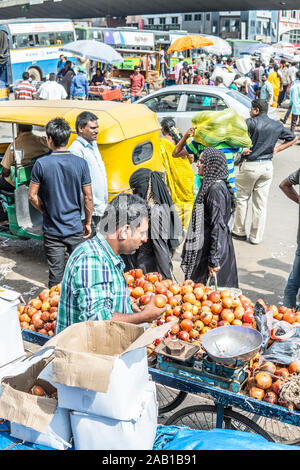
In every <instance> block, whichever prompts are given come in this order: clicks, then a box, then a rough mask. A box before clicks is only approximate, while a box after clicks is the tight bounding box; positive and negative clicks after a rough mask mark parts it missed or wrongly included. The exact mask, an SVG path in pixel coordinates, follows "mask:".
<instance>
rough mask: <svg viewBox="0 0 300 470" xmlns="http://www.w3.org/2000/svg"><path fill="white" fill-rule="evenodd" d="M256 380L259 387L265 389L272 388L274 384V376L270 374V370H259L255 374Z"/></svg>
mask: <svg viewBox="0 0 300 470" xmlns="http://www.w3.org/2000/svg"><path fill="white" fill-rule="evenodd" d="M255 381H256V384H257V387H258V388H262V389H263V390H266V389H267V388H270V387H271V385H272V376H271V374H269V372H264V371H262V372H258V373H257V374H256V375H255Z"/></svg>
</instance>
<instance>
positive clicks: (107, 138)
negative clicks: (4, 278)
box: [0, 100, 164, 239]
mask: <svg viewBox="0 0 300 470" xmlns="http://www.w3.org/2000/svg"><path fill="white" fill-rule="evenodd" d="M82 111H90V112H92V113H94V114H95V115H96V116H98V124H99V134H98V138H97V143H98V146H99V150H100V153H101V155H102V158H103V161H104V163H105V168H106V173H107V180H108V192H109V199H112V198H113V197H114V196H116V195H117V194H119V193H120V192H124V191H125V192H126V191H129V190H130V186H129V178H130V176H131V174H132V173H133V172H134V171H135V170H137V169H138V168H141V167H143V168H150V169H151V170H157V171H164V167H163V164H162V161H161V157H160V148H159V133H160V125H159V122H158V120H157V117H156V114H155V113H153V112H152V111H150V110H149V109H148V108H147V107H146V106H145V105H142V104H122V103H117V102H112V101H107V102H105V101H104V102H101V101H70V100H66V101H44V100H43V101H30V102H28V101H6V102H5V103H4V102H3V103H0V125H3V123H12V128H13V132H12V138H11V139H7V140H10V141H7V142H5V143H3V142H2V143H1V144H0V159H1V158H2V157H3V155H4V152H5V150H6V148H7V147H8V145H10V144H11V141H12V139H13V137H14V135H15V131H14V127H15V126H14V125H15V124H31V125H33V126H34V132H37V133H39V134H40V135H42V133H43V132H44V127H45V126H46V124H47V123H48V122H49V121H50V120H51V119H54V118H56V117H62V118H64V119H66V121H68V123H69V124H70V126H71V129H72V134H71V137H70V141H69V145H70V144H71V143H72V142H73V140H74V139H75V138H76V129H75V123H76V118H77V116H78V114H80V113H81V112H82ZM2 140H3V139H2ZM0 164H1V160H0ZM33 165H34V161H32V162H30V163H29V164H26V165H22V161H20V156H18V158H15V165H14V166H13V167H11V178H12V180H13V181H14V182H15V191H14V192H12V193H8V192H7V191H2V190H0V198H1V200H2V201H3V202H4V205H5V207H6V210H7V212H8V218H9V225H8V226H2V227H1V230H0V236H4V237H9V238H22V239H24V238H25V239H26V238H37V239H41V238H42V231H41V227H42V217H41V214H40V213H38V211H36V210H35V209H34V208H33V207H32V206H31V205H30V204H29V202H28V186H29V182H30V175H31V170H32V167H33Z"/></svg>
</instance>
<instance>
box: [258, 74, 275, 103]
mask: <svg viewBox="0 0 300 470" xmlns="http://www.w3.org/2000/svg"><path fill="white" fill-rule="evenodd" d="M261 80H262V87H261V89H260V96H259V97H260V99H261V100H264V101H266V102H267V103H268V105H269V106H271V104H272V103H273V87H272V85H271V83H270V82H269V81H268V77H267V74H265V73H264V74H263V75H262V77H261Z"/></svg>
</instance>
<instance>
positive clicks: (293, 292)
mask: <svg viewBox="0 0 300 470" xmlns="http://www.w3.org/2000/svg"><path fill="white" fill-rule="evenodd" d="M299 184H300V168H299V169H298V170H296V171H295V172H294V173H292V174H290V175H289V176H288V177H287V178H285V179H284V180H283V181H282V182H281V183H280V185H279V187H280V189H281V190H282V191H283V192H284V194H285V195H286V196H287V197H288V198H289V199H291V200H292V201H294V202H296V204H298V212H299V215H298V232H297V248H296V253H295V258H294V262H293V267H292V270H291V272H290V275H289V278H288V281H287V284H286V287H285V289H284V299H283V305H284V306H285V307H288V308H296V307H297V295H298V291H299V288H300V204H299V194H298V193H297V192H296V190H295V189H294V186H296V185H299Z"/></svg>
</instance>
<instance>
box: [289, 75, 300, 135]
mask: <svg viewBox="0 0 300 470" xmlns="http://www.w3.org/2000/svg"><path fill="white" fill-rule="evenodd" d="M290 104H291V107H292V109H291V112H292V122H291V131H292V132H295V130H296V125H297V120H299V121H300V72H297V73H296V80H295V82H294V85H293V86H292V87H291V89H290Z"/></svg>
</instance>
